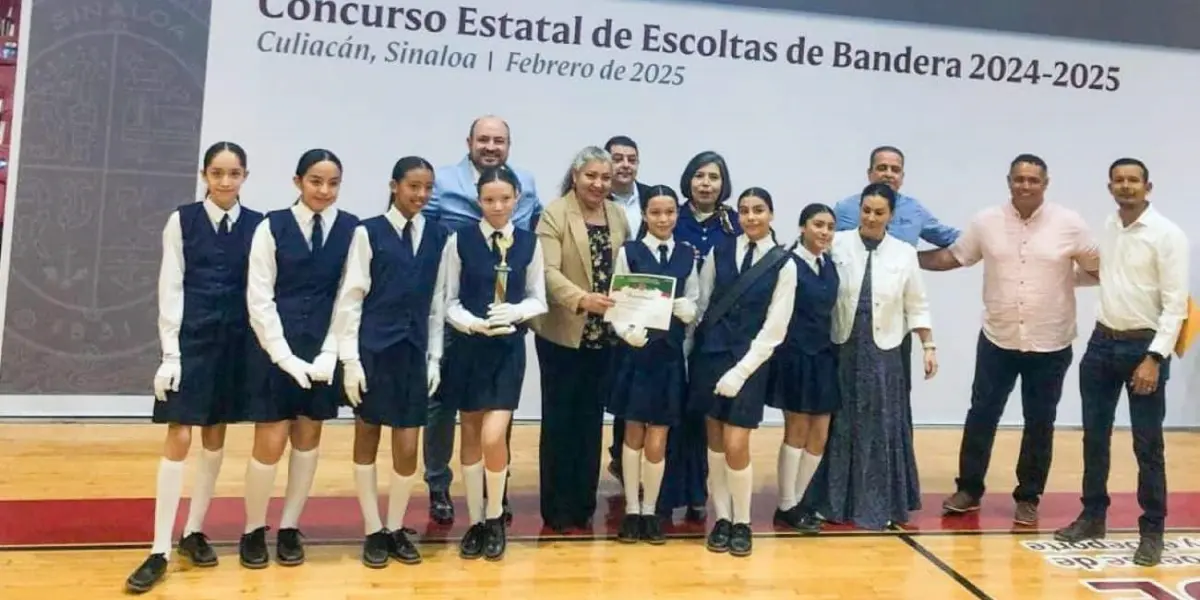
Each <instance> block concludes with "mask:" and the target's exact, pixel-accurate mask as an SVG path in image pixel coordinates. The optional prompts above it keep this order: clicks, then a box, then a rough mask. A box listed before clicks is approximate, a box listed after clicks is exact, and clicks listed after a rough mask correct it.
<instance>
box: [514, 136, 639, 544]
mask: <svg viewBox="0 0 1200 600" xmlns="http://www.w3.org/2000/svg"><path fill="white" fill-rule="evenodd" d="M612 173H613V165H612V157H611V156H609V154H608V152H605V151H604V150H602V149H600V148H596V147H592V146H589V147H587V148H584V149H583V150H581V151H580V152H579V154H577V155H576V156H575V159H574V160H573V161H572V162H571V168H570V170H568V172H567V176H566V178H565V179H564V180H563V185H562V192H561V193H562V196H561V197H560V198H558V199H557V200H555V201H553V202H551V203H550V204H549V205H548V206H547V207H546V210H545V211H544V212H543V213H542V216H541V219H540V220H539V222H538V225H537V234H538V239H539V240H540V241H541V245H542V252H543V255H544V258H545V263H546V300H547V301H548V303H549V308H550V311H549V312H548V313H546V314H544V315H542V316H541V317H539V318H537V319H536V320H535V321H534V322H533V330H534V332H535V333H536V336H535V338H534V342H535V345H536V347H537V355H538V363H539V366H540V369H541V383H542V428H541V442H540V447H539V456H538V462H539V466H540V474H541V489H540V492H541V510H542V521H543V522H544V523H545V525H546V526H547V527H549V528H550V529H552V530H554V531H558V532H562V531H565V530H567V529H571V528H580V529H588V530H590V529H591V519H592V515H593V513H595V511H596V488H597V486H598V484H599V480H600V454H601V443H602V437H603V434H602V432H603V427H604V399H605V397H606V396H605V390H606V383H607V380H608V376H609V363H610V357H611V355H612V351H613V348H614V346H615V340H616V336H615V334H614V333H613V331H612V328H611V327H609V325H608V323H605V322H604V313H605V311H607V310H608V308H609V307H610V306H612V304H613V302H612V300H611V299H610V298H609V297H608V287H609V278H610V277H612V271H613V261H614V260H615V258H616V253H617V249H618V248H620V247H621V244H624V243H625V240H626V239H627V238H629V234H630V233H629V221H628V219H627V218H626V217H625V212H624V210H623V209H622V208H621V207H620V206H618V205H617V204H616V203H614V202H612V201H611V200H610V199H609V195H610V194H611V192H612Z"/></svg>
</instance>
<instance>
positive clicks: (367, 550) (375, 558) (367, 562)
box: [362, 529, 392, 569]
mask: <svg viewBox="0 0 1200 600" xmlns="http://www.w3.org/2000/svg"><path fill="white" fill-rule="evenodd" d="M391 549H392V536H391V534H390V533H388V530H386V529H380V530H379V531H376V532H375V533H372V534H371V535H368V536H367V538H366V539H365V540H363V549H362V563H363V565H364V566H367V567H370V568H372V569H382V568H384V567H386V566H388V560H389V559H390V558H391Z"/></svg>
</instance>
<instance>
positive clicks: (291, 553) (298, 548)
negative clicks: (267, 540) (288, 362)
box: [275, 527, 304, 567]
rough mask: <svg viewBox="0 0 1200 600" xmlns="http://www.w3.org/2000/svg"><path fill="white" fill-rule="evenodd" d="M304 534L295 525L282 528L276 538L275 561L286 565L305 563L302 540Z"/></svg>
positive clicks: (292, 565)
mask: <svg viewBox="0 0 1200 600" xmlns="http://www.w3.org/2000/svg"><path fill="white" fill-rule="evenodd" d="M303 535H304V534H302V533H300V530H299V529H296V528H295V527H288V528H286V529H280V530H279V533H278V534H277V536H276V540H275V562H277V563H279V564H281V565H283V566H285V567H295V566H297V565H302V564H304V542H301V541H300V538H301V537H303Z"/></svg>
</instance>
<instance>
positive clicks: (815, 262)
mask: <svg viewBox="0 0 1200 600" xmlns="http://www.w3.org/2000/svg"><path fill="white" fill-rule="evenodd" d="M792 253H793V254H795V255H796V256H799V257H800V260H802V261H804V264H806V265H808V268H810V269H812V272H813V273H815V274H817V275H820V274H821V263H823V262H825V257H824V256H817V255H816V254H813V253H812V252H809V250H808V248H805V247H804V244H796V249H795V250H792Z"/></svg>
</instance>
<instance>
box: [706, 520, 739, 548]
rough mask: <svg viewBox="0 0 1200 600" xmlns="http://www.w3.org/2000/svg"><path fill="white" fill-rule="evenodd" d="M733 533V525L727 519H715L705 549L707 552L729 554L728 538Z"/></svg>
mask: <svg viewBox="0 0 1200 600" xmlns="http://www.w3.org/2000/svg"><path fill="white" fill-rule="evenodd" d="M732 532H733V523H731V522H730V521H729V520H728V519H717V522H716V523H713V528H712V531H710V532H709V533H708V540H707V541H706V542H705V544H704V545H705V547H707V548H708V551H709V552H718V553H720V552H729V536H730V535H731V534H732Z"/></svg>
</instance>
